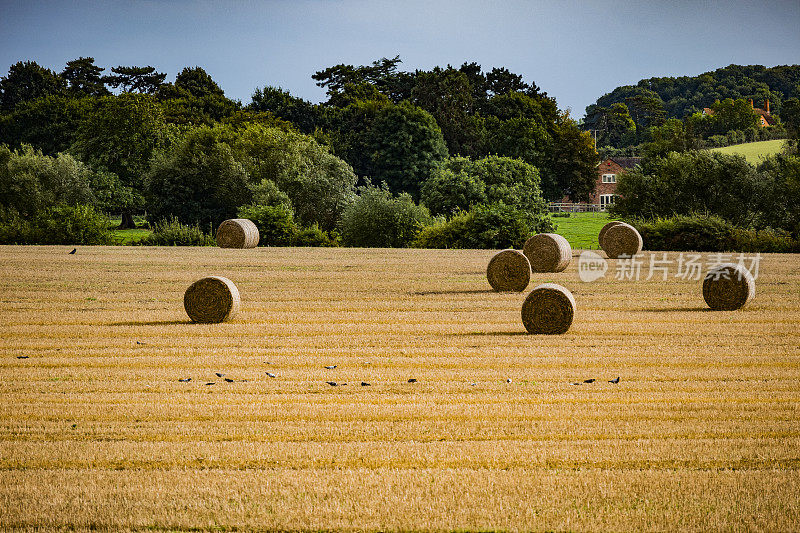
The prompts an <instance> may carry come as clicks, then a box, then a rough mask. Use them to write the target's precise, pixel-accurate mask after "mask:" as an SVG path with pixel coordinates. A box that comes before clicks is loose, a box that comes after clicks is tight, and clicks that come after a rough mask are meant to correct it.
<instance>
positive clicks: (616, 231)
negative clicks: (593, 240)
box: [602, 222, 642, 259]
mask: <svg viewBox="0 0 800 533" xmlns="http://www.w3.org/2000/svg"><path fill="white" fill-rule="evenodd" d="M602 247H603V251H605V253H606V255H608V257H609V258H611V259H617V258H618V257H620V256H623V255H626V256H629V257H630V256H634V255H636V254H638V253H639V252H641V251H642V236H641V235H639V232H638V231H637V230H636V228H634V227H633V226H631V225H630V224H625V223H624V222H620V223H619V224H616V225H614V226H611V227H610V228H608V229H607V230H606V232H605V233H604V234H603V243H602Z"/></svg>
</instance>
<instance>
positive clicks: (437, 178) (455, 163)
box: [422, 156, 546, 216]
mask: <svg viewBox="0 0 800 533" xmlns="http://www.w3.org/2000/svg"><path fill="white" fill-rule="evenodd" d="M422 200H423V203H424V204H425V205H426V206H427V207H428V208H429V209H431V212H432V213H434V214H435V215H446V216H449V215H452V214H453V213H454V212H455V211H456V210H462V211H466V210H469V209H470V208H471V207H472V206H473V205H477V204H480V203H486V204H494V203H500V202H502V203H504V204H506V205H509V206H513V207H515V208H517V209H522V210H526V211H531V212H536V213H544V212H545V211H546V204H545V202H544V200H543V199H542V195H541V190H540V178H539V171H538V170H537V169H536V167H534V166H532V165H530V164H528V163H525V162H524V161H522V160H519V159H512V158H510V157H499V156H489V157H485V158H483V159H478V160H475V161H473V160H471V159H469V158H467V157H451V158H449V159H447V160H446V161H444V162H443V163H442V164H441V165H440V166H439V167H438V168H437V169H435V170H434V172H433V173H432V174H431V177H430V178H429V179H428V180H427V181H426V182H425V184H424V186H423V189H422Z"/></svg>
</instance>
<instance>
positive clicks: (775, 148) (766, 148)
mask: <svg viewBox="0 0 800 533" xmlns="http://www.w3.org/2000/svg"><path fill="white" fill-rule="evenodd" d="M784 146H786V140H785V139H773V140H771V141H758V142H753V143H744V144H734V145H732V146H723V147H722V148H711V151H712V152H719V153H721V154H735V155H743V156H744V158H745V159H747V162H748V163H750V164H751V165H757V164H759V163H763V162H764V160H766V158H767V157H768V156H771V155H775V154H779V153H780V152H781V150H783V148H784Z"/></svg>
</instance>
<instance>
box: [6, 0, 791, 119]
mask: <svg viewBox="0 0 800 533" xmlns="http://www.w3.org/2000/svg"><path fill="white" fill-rule="evenodd" d="M395 55H400V58H401V59H402V60H403V63H402V65H401V68H402V69H403V70H412V71H413V70H414V69H418V68H419V69H430V68H432V67H434V66H436V65H441V66H446V65H447V64H451V65H453V66H456V67H458V66H459V65H461V64H462V63H463V62H465V61H468V62H469V61H476V62H477V63H479V64H481V65H482V66H483V68H484V70H490V69H491V68H492V67H494V66H504V67H506V68H508V69H509V70H511V71H512V72H515V73H517V74H521V75H523V77H524V78H525V80H526V81H528V82H531V81H533V82H535V83H536V84H537V85H539V86H540V87H541V88H542V89H543V90H545V91H547V92H548V94H550V96H554V97H555V98H556V100H557V101H558V105H559V107H560V108H562V109H565V108H571V109H572V114H573V116H575V117H576V118H580V117H582V116H583V114H584V111H585V108H586V106H587V105H589V104H591V103H593V102H594V101H595V100H596V99H597V98H598V97H600V96H602V95H603V94H605V93H607V92H610V91H611V90H613V89H614V88H615V87H617V86H619V85H625V84H632V83H636V82H637V81H639V80H640V79H642V78H649V77H652V76H680V75H690V76H691V75H697V74H700V73H702V72H706V71H709V70H714V69H716V68H719V67H724V66H727V65H729V64H731V63H736V64H744V65H749V64H761V65H766V66H775V65H791V64H800V0H775V1H771V0H766V1H761V2H759V1H752V2H751V1H741V0H740V1H688V0H658V1H639V2H637V1H635V0H629V1H613V0H588V1H539V0H535V1H517V0H507V1H497V2H482V1H463V2H456V1H451V0H428V1H411V2H403V1H401V0H393V1H355V0H353V1H351V0H339V1H322V0H286V1H283V0H275V1H260V2H258V1H225V2H223V1H210V0H173V1H155V0H148V1H145V0H126V1H115V0H108V1H85V0H65V1H37V0H0V75H2V76H5V75H6V74H7V72H8V68H9V67H10V66H11V65H12V64H14V63H16V62H17V61H21V60H33V61H36V62H38V63H39V64H41V65H43V66H45V67H48V68H51V69H53V70H55V71H57V72H60V71H61V70H62V69H63V68H64V64H65V63H66V62H67V61H69V60H71V59H75V58H77V57H79V56H92V57H94V58H95V60H96V64H98V65H100V66H103V67H106V68H107V69H110V68H111V67H113V66H117V65H126V66H130V65H137V66H144V65H152V66H154V67H156V68H157V69H158V70H159V71H161V72H166V73H167V74H168V80H174V79H175V75H176V74H177V73H178V72H179V71H180V70H181V69H182V68H183V67H185V66H195V65H198V66H201V67H203V68H204V69H205V70H206V71H207V72H208V73H209V74H210V75H211V76H212V77H213V78H214V80H215V81H217V83H219V85H220V86H221V87H222V89H223V90H224V91H225V94H226V95H227V96H228V97H230V98H234V99H239V100H242V101H243V102H244V103H248V102H249V101H250V96H251V95H252V93H253V90H254V89H255V88H256V87H263V86H265V85H273V86H280V87H283V88H284V89H286V90H288V91H290V92H291V93H292V94H293V95H296V96H300V97H303V98H306V99H308V100H311V101H314V102H319V101H321V100H323V99H325V94H324V91H323V90H322V89H320V88H318V87H316V85H315V84H314V81H313V80H312V79H311V75H312V74H313V73H314V72H315V71H317V70H321V69H323V68H325V67H328V66H331V65H335V64H338V63H346V64H354V65H362V64H368V63H370V62H372V61H374V60H376V59H379V58H381V57H394V56H395Z"/></svg>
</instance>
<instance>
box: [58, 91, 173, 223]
mask: <svg viewBox="0 0 800 533" xmlns="http://www.w3.org/2000/svg"><path fill="white" fill-rule="evenodd" d="M167 135H168V134H167V126H166V123H165V121H164V115H163V112H162V109H161V106H160V105H159V104H158V102H157V101H156V100H155V99H154V98H153V97H151V96H148V95H140V94H134V93H123V94H121V95H119V96H104V97H102V98H100V99H98V100H97V102H96V104H95V108H94V110H93V111H92V113H91V114H90V115H89V116H88V118H87V119H86V120H85V121H84V122H83V123H82V124H81V126H80V128H79V129H78V132H77V135H76V138H75V142H74V143H73V145H72V147H71V148H70V151H71V152H72V153H74V154H76V155H77V156H78V157H80V159H81V160H82V161H85V162H87V163H88V164H89V165H91V166H92V168H94V169H96V170H106V171H110V172H113V173H114V174H116V175H117V176H119V178H120V181H121V183H122V185H123V186H125V187H129V188H130V189H131V190H132V191H133V192H134V194H133V195H131V196H127V195H119V196H117V198H119V199H120V200H124V201H123V202H122V203H121V204H120V205H117V206H116V209H115V210H118V211H120V212H121V213H122V224H121V226H120V227H121V228H123V229H125V228H129V227H135V224H134V221H133V211H135V210H136V209H139V208H141V207H142V206H143V203H144V197H143V195H142V193H143V191H144V174H145V173H146V172H147V170H148V166H149V162H150V158H151V157H152V156H153V154H154V153H155V152H156V151H157V150H159V149H161V148H162V147H164V146H165V145H166V143H167V138H168V137H167Z"/></svg>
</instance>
